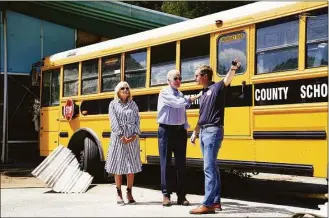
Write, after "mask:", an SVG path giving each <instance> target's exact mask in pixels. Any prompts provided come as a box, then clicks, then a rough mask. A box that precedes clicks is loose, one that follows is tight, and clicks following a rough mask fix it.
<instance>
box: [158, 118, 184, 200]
mask: <svg viewBox="0 0 329 218" xmlns="http://www.w3.org/2000/svg"><path fill="white" fill-rule="evenodd" d="M158 140H159V141H158V142H159V143H158V144H159V155H160V167H161V191H162V194H163V195H164V196H166V197H170V194H171V193H172V192H173V184H172V181H173V179H174V178H172V176H170V175H173V174H174V173H173V169H172V167H171V157H172V153H173V152H174V157H175V166H176V167H175V168H176V175H177V180H176V182H177V189H176V193H177V197H178V198H185V195H186V145H187V131H186V129H184V126H183V125H182V126H169V125H164V124H160V125H159V130H158Z"/></svg>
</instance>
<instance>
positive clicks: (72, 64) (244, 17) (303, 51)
mask: <svg viewBox="0 0 329 218" xmlns="http://www.w3.org/2000/svg"><path fill="white" fill-rule="evenodd" d="M327 11H328V2H326V1H324V2H266V1H264V2H256V3H252V4H248V5H245V6H242V7H238V8H234V9H231V10H227V11H222V12H219V13H215V14H212V15H208V16H204V17H200V18H196V19H192V20H187V21H184V22H180V23H176V24H173V25H169V26H166V27H161V28H157V29H153V30H149V31H145V32H141V33H137V34H133V35H129V36H125V37H121V38H117V39H112V40H109V41H105V42H101V43H97V44H93V45H89V46H86V47H81V48H77V49H73V50H69V51H65V52H61V53H58V54H54V55H51V56H49V57H47V58H45V59H44V63H43V65H44V66H43V67H42V85H41V100H42V101H41V102H42V109H41V130H40V153H41V156H47V155H49V153H50V152H51V151H52V150H54V149H55V148H56V147H57V146H58V145H59V144H61V145H64V146H67V147H68V148H70V149H71V150H72V152H73V153H74V154H75V155H76V157H77V158H78V159H79V161H80V163H81V167H82V169H84V170H85V171H88V172H90V173H91V174H92V175H95V176H96V175H98V172H96V171H98V170H99V169H101V170H103V167H102V164H101V163H102V162H103V161H104V160H105V159H106V157H107V151H108V145H109V140H110V137H111V129H110V124H109V117H108V105H109V102H110V101H111V100H112V99H113V90H114V87H115V85H116V84H117V83H118V82H119V81H123V80H125V81H127V82H128V83H129V84H130V86H131V87H132V90H131V92H132V94H133V96H134V97H133V99H134V100H135V101H136V103H137V105H138V107H139V110H140V117H141V131H142V134H141V135H140V154H141V159H142V162H143V164H159V153H158V139H157V129H158V124H157V121H156V116H157V111H156V109H157V98H158V94H159V92H160V90H161V89H162V88H163V87H164V86H166V85H167V83H166V74H167V72H168V71H169V70H170V69H174V68H175V69H178V70H180V71H181V74H182V77H183V83H182V86H181V88H180V90H181V91H182V92H183V93H184V94H185V95H194V94H197V93H198V92H199V91H200V88H201V87H200V86H198V85H196V83H195V81H194V70H195V68H196V67H197V66H199V65H200V64H209V65H210V66H211V67H212V68H213V69H214V72H215V75H214V80H215V81H220V80H221V79H222V78H223V77H224V76H225V74H226V72H227V71H228V69H229V67H230V64H231V61H232V60H233V59H234V58H235V57H239V59H240V61H241V63H242V67H241V68H240V69H239V71H237V73H236V75H235V77H234V79H233V81H232V83H231V87H230V88H229V91H228V93H227V98H226V99H227V100H226V105H225V107H226V108H225V123H224V126H225V136H224V141H223V144H222V148H221V150H220V153H219V156H218V165H219V167H220V168H223V169H237V170H242V171H248V172H253V171H257V172H271V173H280V174H295V175H304V176H314V177H323V178H325V177H327V169H328V161H327V159H328V156H327V153H328V151H327V147H328V142H327V134H328V125H327V122H328V13H327ZM198 108H199V104H198V102H195V103H194V104H193V105H192V106H191V107H190V108H189V109H187V114H188V121H189V124H190V126H191V128H190V129H189V130H188V134H189V136H190V135H191V132H192V131H193V127H194V126H195V125H196V122H197V119H198V112H199V111H198ZM198 144H199V141H198V140H197V146H193V145H192V144H190V142H188V144H187V165H188V166H192V167H198V166H200V167H201V166H202V164H203V161H202V153H201V150H200V147H199V146H198Z"/></svg>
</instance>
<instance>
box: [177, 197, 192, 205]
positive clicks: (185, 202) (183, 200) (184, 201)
mask: <svg viewBox="0 0 329 218" xmlns="http://www.w3.org/2000/svg"><path fill="white" fill-rule="evenodd" d="M177 204H178V205H183V206H189V205H190V202H189V201H188V200H187V199H186V198H185V197H184V198H178V199H177Z"/></svg>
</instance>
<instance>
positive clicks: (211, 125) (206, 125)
mask: <svg viewBox="0 0 329 218" xmlns="http://www.w3.org/2000/svg"><path fill="white" fill-rule="evenodd" d="M208 127H219V128H222V127H223V126H222V125H216V124H204V125H200V128H201V129H205V128H208Z"/></svg>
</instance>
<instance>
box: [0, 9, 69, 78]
mask: <svg viewBox="0 0 329 218" xmlns="http://www.w3.org/2000/svg"><path fill="white" fill-rule="evenodd" d="M0 38H3V31H2V32H1V37H0ZM7 46H8V72H9V73H10V74H24V75H29V74H30V71H31V66H32V64H33V63H35V62H38V61H39V60H41V58H42V57H44V56H47V55H51V54H54V53H57V52H60V51H65V50H69V49H72V48H75V30H74V29H72V28H68V27H65V26H61V25H57V24H54V23H50V22H47V21H43V20H40V19H36V18H33V17H30V16H26V15H23V14H20V13H16V12H13V11H10V10H7ZM1 50H2V52H3V49H1ZM1 57H3V55H1ZM1 63H2V64H1V67H2V66H3V58H1ZM1 69H2V68H1ZM2 70H3V69H2Z"/></svg>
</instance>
